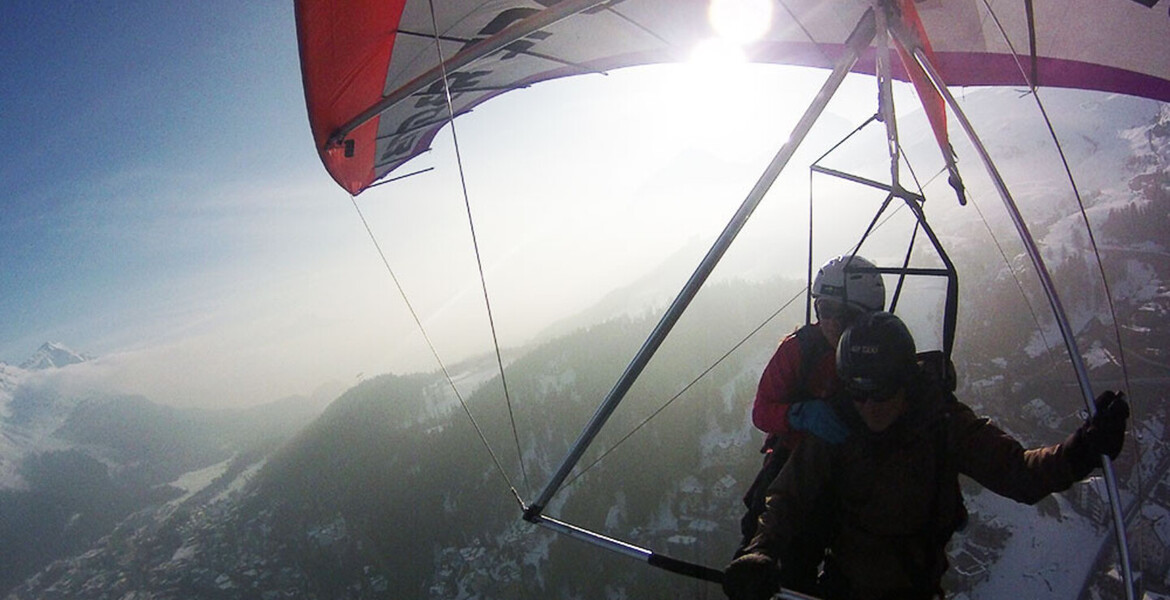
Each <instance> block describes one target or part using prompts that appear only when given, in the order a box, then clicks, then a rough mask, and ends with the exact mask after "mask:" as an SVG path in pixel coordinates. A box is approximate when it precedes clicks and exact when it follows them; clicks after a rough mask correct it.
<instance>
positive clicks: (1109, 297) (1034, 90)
mask: <svg viewBox="0 0 1170 600" xmlns="http://www.w3.org/2000/svg"><path fill="white" fill-rule="evenodd" d="M983 3H984V5H985V6H987V11H988V13H989V14H991V18H992V19H993V20H994V21H995V24H996V26H997V27H998V28H999V31H1000V34H1001V35H1003V39H1004V41H1005V42H1006V43H1007V45H1008V48H1009V49H1011V52H1012V58H1013V59H1014V60H1015V61H1016V66H1017V67H1018V68H1019V69H1020V73H1021V74H1022V75H1023V76H1024V80H1025V81H1027V82H1028V89H1029V92H1030V93H1031V95H1032V98H1033V99H1035V100H1036V107H1037V108H1039V109H1040V115H1041V116H1042V117H1043V118H1044V125H1045V126H1046V127H1047V128H1048V135H1049V136H1050V137H1051V138H1052V141H1053V143H1054V144H1055V145H1056V152H1057V154H1059V155H1060V162H1061V165H1062V166H1063V168H1064V173H1065V175H1067V176H1068V183H1069V186H1070V187H1071V188H1072V193H1073V197H1074V198H1076V201H1077V206H1078V207H1079V209H1080V213H1081V220H1083V221H1084V223H1085V232H1086V233H1088V235H1089V246H1090V247H1092V249H1093V256H1094V258H1095V259H1096V262H1097V270H1098V272H1100V274H1101V283H1102V285H1103V286H1104V288H1105V301H1106V303H1107V304H1108V305H1109V316H1110V318H1111V319H1112V320H1113V332H1114V335H1115V337H1116V341H1117V355H1118V356H1117V358H1118V362H1119V363H1120V367H1121V373H1122V381H1124V382H1125V388H1126V389H1127V390H1128V389H1129V385H1130V382H1129V368H1128V367H1127V365H1126V360H1125V347H1124V346H1123V345H1122V343H1121V326H1120V323H1119V322H1118V320H1117V308H1116V306H1115V305H1114V302H1113V292H1112V291H1111V288H1110V285H1109V278H1108V277H1107V276H1106V274H1105V264H1104V262H1103V261H1102V260H1101V252H1100V248H1099V247H1098V246H1097V236H1096V235H1095V234H1094V233H1093V226H1092V224H1091V223H1090V222H1089V213H1088V210H1087V209H1086V208H1085V201H1084V198H1083V197H1082V196H1081V190H1080V187H1079V186H1078V185H1077V181H1076V178H1075V177H1074V176H1073V172H1072V167H1071V166H1070V165H1069V163H1068V156H1067V155H1066V154H1065V152H1064V145H1063V144H1061V142H1060V137H1059V136H1058V135H1057V134H1056V128H1055V127H1054V126H1053V125H1052V119H1051V118H1049V116H1048V109H1047V108H1046V107H1045V106H1044V102H1042V101H1041V100H1040V90H1039V89H1038V87H1037V85H1038V84H1037V82H1036V80H1035V78H1034V77H1029V76H1028V73H1027V71H1025V69H1024V65H1023V64H1022V63H1021V62H1020V57H1019V55H1018V54H1017V53H1016V49H1015V47H1014V46H1012V43H1011V40H1010V39H1009V38H1008V35H1007V32H1006V31H1005V30H1004V27H1003V24H1002V23H1000V21H999V17H998V16H997V15H996V14H995V11H993V10H991V6H990V5H988V4H987V0H983ZM1029 4H1030V3H1029ZM1033 43H1034V42H1033ZM1033 72H1034V71H1033Z"/></svg>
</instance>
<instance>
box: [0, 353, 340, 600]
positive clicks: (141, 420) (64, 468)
mask: <svg viewBox="0 0 1170 600" xmlns="http://www.w3.org/2000/svg"><path fill="white" fill-rule="evenodd" d="M89 360H92V359H91V358H90V357H87V356H86V355H83V354H80V353H77V352H73V351H71V350H69V349H68V348H66V347H65V346H63V345H61V344H45V345H44V346H42V347H41V348H40V349H39V350H38V351H37V353H36V354H35V355H34V356H33V357H31V358H30V359H29V360H27V361H25V362H23V363H22V366H21V367H15V366H12V365H7V364H3V363H0V515H3V516H4V518H3V519H0V565H2V566H0V590H6V589H8V588H9V587H11V586H13V585H15V584H17V583H19V582H20V581H23V580H24V579H25V578H26V577H28V576H29V575H31V574H33V573H35V572H36V571H37V570H39V569H40V568H42V567H43V566H45V565H46V564H48V563H50V562H51V561H53V560H56V559H59V558H61V557H64V556H69V555H71V554H73V553H75V552H82V551H84V550H85V549H86V548H88V547H89V546H90V545H91V544H93V543H94V542H95V541H97V540H98V539H99V538H101V537H102V536H104V535H107V534H108V533H109V532H110V531H112V530H114V528H115V527H116V526H117V525H118V523H120V522H122V521H123V520H124V519H126V518H127V517H129V516H130V515H132V514H133V513H135V512H137V511H139V510H143V509H148V508H159V507H165V506H167V505H168V503H169V502H171V501H172V500H174V499H178V500H186V499H188V498H191V497H197V496H198V494H199V493H200V492H201V491H202V492H205V493H207V492H206V491H207V490H210V489H213V488H216V486H220V487H222V486H226V485H227V484H228V483H229V482H230V481H231V480H232V479H233V478H237V477H239V476H242V475H244V474H246V473H249V472H250V471H249V470H248V469H249V467H255V466H257V465H259V464H262V461H263V459H264V457H265V456H267V454H268V453H269V452H271V451H272V449H273V448H275V447H277V446H279V444H280V443H282V442H283V441H284V440H285V439H287V438H288V437H289V436H291V435H292V434H293V433H295V432H296V431H298V430H299V429H300V428H301V427H303V426H304V425H305V424H306V423H308V422H309V421H311V420H312V419H313V418H314V417H316V416H317V414H319V412H320V411H321V409H322V408H323V407H324V406H325V404H327V403H328V402H329V401H331V400H332V399H333V398H335V397H336V394H337V393H338V391H337V386H326V387H323V388H322V390H321V393H320V394H317V395H314V396H313V397H307V398H303V397H298V398H289V399H286V400H282V401H279V402H275V403H272V404H270V405H261V406H257V407H252V408H249V409H246V410H238V411H200V410H179V409H174V408H170V407H166V406H162V405H158V404H155V403H153V402H151V401H149V400H147V399H146V398H142V397H137V396H127V395H117V394H111V393H109V392H99V391H96V390H85V389H84V388H81V389H78V386H77V385H76V384H73V383H69V384H62V382H69V381H70V377H71V373H70V371H71V370H72V369H77V368H79V366H81V365H82V364H83V363H86V362H88V361H89ZM253 470H254V469H253Z"/></svg>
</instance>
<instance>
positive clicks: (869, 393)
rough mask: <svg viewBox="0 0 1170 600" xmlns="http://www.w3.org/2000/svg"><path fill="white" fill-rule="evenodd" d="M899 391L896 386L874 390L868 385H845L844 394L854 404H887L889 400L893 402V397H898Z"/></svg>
mask: <svg viewBox="0 0 1170 600" xmlns="http://www.w3.org/2000/svg"><path fill="white" fill-rule="evenodd" d="M900 389H901V388H900V387H897V386H895V387H876V388H875V387H873V386H870V385H866V386H858V385H846V386H845V393H847V394H849V397H850V399H852V400H853V401H854V402H857V403H858V404H861V403H864V402H874V403H877V404H881V403H883V402H889V401H890V400H893V399H894V397H895V396H897V395H898V391H899V390H900Z"/></svg>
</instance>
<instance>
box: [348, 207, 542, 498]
mask: <svg viewBox="0 0 1170 600" xmlns="http://www.w3.org/2000/svg"><path fill="white" fill-rule="evenodd" d="M349 199H350V202H352V203H353V208H354V210H355V211H357V214H358V218H359V219H361V221H362V225H363V226H364V227H365V228H366V233H367V234H369V236H370V241H371V242H373V243H374V249H375V250H377V251H378V256H379V257H381V258H382V264H383V265H384V266H385V267H386V272H387V273H389V274H390V279H391V280H393V281H394V286H395V287H396V288H398V294H399V295H401V296H402V301H403V302H404V303H405V304H406V309H407V311H409V312H410V317H411V318H412V319H414V324H415V325H416V326H417V327H418V331H419V333H420V334H422V337H423V341H425V342H426V344H427V348H429V349H430V351H431V355H432V356H434V357H435V362H437V363H438V364H439V369H440V370H441V371H442V372H443V377H444V378H446V380H447V385H449V386H451V391H452V392H454V393H455V398H456V399H458V400H459V405H460V406H462V407H463V410H464V412H466V413H467V418H468V419H470V420H471V425H472V427H474V428H475V432H476V433H477V434H478V435H479V438H480V440H481V441H482V442H483V444H484V446H485V447H486V448H487V451H488V455H490V456H491V458H492V461H493V462H494V463H495V464H496V469H497V470H498V471H499V472H500V475H501V476H503V478H504V481H505V482H506V483H507V484H508V487H509V488H510V489H511V491H512V495H513V496H515V497H516V500H517V501H518V502H520V503H521V504H523V500H522V499H521V498H520V494H519V493H518V492H517V491H516V487H515V486H513V485H512V481H511V480H510V479H508V474H507V472H505V471H504V467H503V465H502V464H501V463H500V459H499V458H498V457H497V456H496V453H495V452H494V451H493V450H492V447H491V445H490V444H488V442H487V437H486V436H484V433H483V430H482V429H481V428H480V426H479V423H478V422H477V421H476V420H475V417H474V416H473V415H472V414H471V409H470V408H469V407H468V406H467V402H466V401H465V400H464V399H463V394H461V393H460V392H459V388H458V387H456V386H455V379H454V378H453V377H451V373H450V371H448V370H447V365H446V364H445V363H444V362H443V359H442V358H441V357H439V351H438V350H436V349H435V344H434V343H432V342H431V338H430V336H429V335H427V330H426V327H424V326H423V323H422V319H420V318H419V316H418V312H416V311H415V310H414V305H413V304H411V302H410V298H408V297H407V295H406V290H405V289H404V288H403V287H402V283H401V282H400V281H399V280H398V275H396V274H395V273H394V269H393V268H392V267H391V266H390V260H389V259H387V258H386V253H385V252H383V251H382V245H381V244H379V243H378V238H377V237H376V236H375V235H374V230H373V229H371V228H370V223H369V221H367V220H366V216H365V214H364V213H362V209H361V207H360V206H358V203H357V198H356V197H354V196H353V195H350V197H349Z"/></svg>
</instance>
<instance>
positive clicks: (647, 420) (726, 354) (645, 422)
mask: <svg viewBox="0 0 1170 600" xmlns="http://www.w3.org/2000/svg"><path fill="white" fill-rule="evenodd" d="M807 291H808V288H807V287H806V288H804V289H802V290H800V291H799V292H797V293H796V295H794V296H793V297H791V298H789V299H788V301H787V302H785V303H784V304H783V305H782V306H780V308H778V309H776V311H775V312H773V313H772V314H771V315H770V316H768V317H767V318H766V319H764V321H763V322H762V323H760V324H759V325H757V326H756V328H755V329H753V330H751V331H750V332H749V333H748V334H747V335H745V336H744V337H743V339H741V340H739V341H738V342H736V343H735V344H734V345H733V346H732V347H731V348H730V349H728V350H727V351H726V352H724V353H723V356H720V357H719V358H718V359H717V360H716V361H715V362H714V363H712V364H711V365H710V366H708V367H707V368H706V369H704V370H703V372H702V373H699V374H698V375H697V376H696V377H695V378H694V379H692V380H691V381H690V383H688V384H686V385H685V386H683V387H682V389H680V390H679V391H678V392H677V393H676V394H675V395H673V396H671V397H670V399H669V400H667V401H666V402H665V403H663V404H662V406H660V407H658V408H657V409H656V410H655V411H654V412H652V413H650V415H649V416H647V417H646V418H645V419H643V420H642V421H641V422H640V423H638V424H637V425H636V426H634V428H633V429H631V430H630V431H629V432H627V433H626V434H625V435H624V436H622V437H621V438H620V439H618V440H617V441H616V442H614V443H613V445H611V446H610V447H609V448H606V450H605V451H604V452H602V453H601V454H600V455H599V456H598V457H597V458H595V459H594V460H593V462H591V463H589V464H588V465H586V466H585V467H583V468H581V469H580V470H578V471H577V473H576V474H575V475H573V476H572V477H570V478H569V479H568V480H566V481H565V487H568V486H570V485H572V484H573V482H575V481H577V480H578V479H580V478H581V476H582V475H584V474H585V473H587V472H589V471H590V470H591V469H593V468H594V467H596V466H597V465H598V464H599V463H600V462H601V461H602V460H603V459H604V458H605V457H607V456H609V455H610V453H612V452H613V451H614V450H617V448H618V446H621V445H622V444H624V443H625V442H626V441H627V440H629V439H630V438H631V437H633V436H634V434H635V433H637V432H638V431H639V430H641V429H642V428H643V427H645V426H646V425H648V424H649V423H650V421H652V420H654V419H655V418H656V417H657V416H658V415H659V414H661V413H662V411H664V410H666V408H667V407H669V406H670V405H671V404H673V403H674V401H675V400H678V399H679V398H681V397H682V396H683V394H686V393H687V391H688V390H690V389H691V388H692V387H694V386H695V384H697V383H699V381H701V380H702V379H703V378H704V377H706V376H707V374H708V373H710V372H711V371H714V370H715V368H716V367H718V366H719V365H720V364H722V363H723V361H725V360H727V359H728V358H729V357H730V356H731V355H732V354H734V353H735V351H736V350H739V349H740V347H741V346H743V345H744V344H746V343H747V341H748V340H750V339H751V338H752V337H754V336H755V335H756V334H757V333H759V332H760V330H762V329H763V328H764V327H765V326H767V325H768V323H771V322H772V320H773V319H775V318H776V317H778V316H779V315H780V313H782V312H784V309H786V308H788V307H789V306H790V305H792V303H793V302H796V300H797V299H798V298H800V297H801V296H803V295H804V294H805V292H807Z"/></svg>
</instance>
